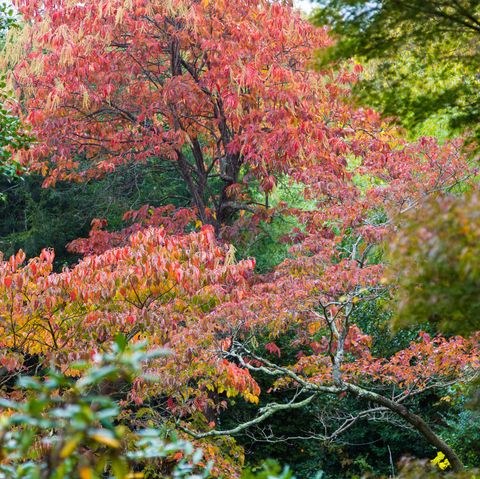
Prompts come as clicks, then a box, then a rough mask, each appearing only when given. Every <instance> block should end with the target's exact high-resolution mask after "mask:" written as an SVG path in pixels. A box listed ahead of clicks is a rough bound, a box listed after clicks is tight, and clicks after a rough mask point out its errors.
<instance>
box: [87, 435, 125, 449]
mask: <svg viewBox="0 0 480 479" xmlns="http://www.w3.org/2000/svg"><path fill="white" fill-rule="evenodd" d="M90 437H91V438H92V439H93V440H95V441H97V442H99V443H100V444H104V445H105V446H108V447H111V448H113V449H118V448H119V447H120V441H119V440H118V439H115V438H114V437H113V436H112V435H111V434H110V433H108V432H107V431H97V432H95V433H94V434H90Z"/></svg>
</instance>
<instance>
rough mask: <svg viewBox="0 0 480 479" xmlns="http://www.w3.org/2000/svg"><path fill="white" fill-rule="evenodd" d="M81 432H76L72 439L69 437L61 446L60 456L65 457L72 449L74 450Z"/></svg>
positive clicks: (79, 439) (80, 438)
mask: <svg viewBox="0 0 480 479" xmlns="http://www.w3.org/2000/svg"><path fill="white" fill-rule="evenodd" d="M82 437H83V436H82V434H77V435H76V436H74V437H73V438H72V439H70V440H69V441H68V442H67V443H66V444H65V445H64V446H63V447H62V450H61V451H60V457H61V458H65V457H68V456H70V454H72V452H73V451H75V448H76V447H77V446H78V444H79V443H80V441H81V440H82Z"/></svg>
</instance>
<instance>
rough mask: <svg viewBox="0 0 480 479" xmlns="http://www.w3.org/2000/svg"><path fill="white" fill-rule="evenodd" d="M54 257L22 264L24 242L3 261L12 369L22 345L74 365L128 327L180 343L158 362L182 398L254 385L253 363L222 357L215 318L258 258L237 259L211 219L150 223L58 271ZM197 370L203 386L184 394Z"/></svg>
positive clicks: (6, 358) (2, 305)
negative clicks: (200, 223)
mask: <svg viewBox="0 0 480 479" xmlns="http://www.w3.org/2000/svg"><path fill="white" fill-rule="evenodd" d="M53 257H54V255H53V252H51V251H47V250H45V251H43V252H42V254H41V255H40V257H38V258H34V259H32V260H30V261H29V262H28V263H26V264H25V263H24V260H25V256H24V254H23V253H21V252H20V253H18V254H17V255H16V256H14V257H12V258H10V259H9V260H8V261H2V263H1V264H0V297H1V302H0V314H1V316H2V318H4V321H2V324H1V325H0V338H1V340H0V341H1V342H0V347H1V351H2V357H3V359H2V362H4V363H5V365H6V366H8V367H9V368H10V369H15V368H16V369H18V368H21V367H22V356H19V355H18V354H17V353H18V352H22V353H23V355H24V356H23V357H25V355H40V356H41V357H43V358H45V359H47V360H48V359H53V360H54V361H55V363H56V364H58V366H59V367H62V368H68V365H69V364H70V363H71V362H72V361H75V360H78V359H88V358H89V357H91V355H93V354H95V352H96V351H98V350H99V349H101V348H102V345H103V344H105V343H107V344H108V343H109V342H110V341H111V340H112V338H113V337H115V335H116V334H118V333H123V334H125V335H126V336H127V337H133V338H135V339H141V338H148V340H149V342H150V344H151V345H152V346H157V345H161V346H163V347H166V348H170V349H172V350H174V351H175V355H174V357H173V356H172V357H167V358H166V359H165V360H162V362H161V363H159V364H156V365H155V366H152V367H155V370H156V373H157V374H158V376H159V378H161V383H160V387H161V390H162V391H163V392H167V393H168V392H170V393H171V394H172V395H175V396H177V395H178V400H179V401H180V400H181V402H182V403H186V404H185V407H187V406H188V405H190V406H191V405H192V404H193V403H192V401H193V400H194V399H196V401H197V405H198V401H199V397H201V396H202V392H203V395H204V396H206V386H210V385H211V384H215V386H216V387H223V388H224V389H228V390H231V394H238V393H239V392H240V393H242V394H245V395H247V397H252V398H253V397H254V396H256V395H257V394H258V392H259V391H258V386H256V384H255V383H254V382H253V381H252V380H251V378H250V377H249V374H248V373H247V374H246V375H245V374H234V373H235V371H232V370H231V368H232V367H233V365H230V364H226V363H225V362H223V361H221V360H219V359H216V358H217V356H216V354H215V351H217V350H221V335H218V331H219V325H218V323H215V322H214V321H212V320H211V314H212V310H214V308H215V306H216V305H217V304H218V303H220V302H228V301H237V300H238V298H239V297H240V296H241V294H242V291H243V289H244V285H246V281H247V278H248V277H249V275H251V272H252V270H253V267H254V262H253V261H251V260H246V261H242V262H240V263H236V264H234V263H233V262H232V261H231V254H230V252H229V250H228V248H226V247H221V246H219V245H217V244H216V241H215V238H214V233H213V230H212V228H211V227H204V228H202V231H200V232H199V233H192V234H190V235H186V236H169V235H167V234H166V233H165V231H164V230H162V229H148V230H144V231H141V232H138V233H136V234H133V235H132V236H131V237H130V239H129V244H128V245H127V246H123V247H119V248H113V249H109V250H108V251H106V252H105V253H103V254H101V255H96V256H88V257H86V258H85V259H83V260H82V261H80V262H79V263H78V264H77V265H76V266H75V267H73V268H72V269H65V270H64V271H63V272H61V273H52V262H53ZM15 360H17V362H15ZM193 378H195V379H196V380H197V386H196V387H195V388H191V391H190V392H189V393H188V394H186V391H185V390H183V389H182V388H184V387H185V386H186V384H188V382H189V381H191V380H192V379H193ZM242 378H243V379H242ZM202 384H203V386H202ZM137 386H138V387H139V388H140V389H141V387H140V386H141V385H137ZM135 392H136V390H135V388H134V391H133V392H132V395H133V399H136V400H140V394H135ZM137 392H139V391H137ZM182 393H183V394H182ZM249 395H251V396H249ZM182 398H183V399H182Z"/></svg>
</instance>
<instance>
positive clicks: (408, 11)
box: [315, 0, 480, 140]
mask: <svg viewBox="0 0 480 479" xmlns="http://www.w3.org/2000/svg"><path fill="white" fill-rule="evenodd" d="M318 3H319V5H320V6H321V8H319V9H318V11H317V12H316V15H315V21H316V22H317V23H319V24H322V25H323V24H329V25H332V29H333V31H334V32H335V33H336V35H337V38H338V42H337V43H336V45H335V46H334V47H333V48H332V49H331V50H330V52H329V53H328V54H327V55H325V56H324V58H323V61H326V62H328V61H329V60H338V59H345V58H351V57H352V56H356V57H357V58H358V59H359V60H363V61H367V60H368V61H369V62H368V67H367V68H366V70H367V74H366V75H365V77H364V78H363V81H362V82H361V83H360V84H359V85H358V87H357V88H356V94H357V96H358V97H359V98H360V99H361V101H363V102H366V104H368V105H370V106H375V107H378V108H380V109H381V110H382V111H384V112H385V114H386V115H388V116H395V117H397V118H399V119H400V121H401V122H402V123H403V124H404V125H405V126H407V127H408V128H410V129H411V130H413V131H418V130H419V129H420V130H421V128H422V125H423V124H424V122H425V120H426V119H428V118H429V117H433V118H437V119H438V118H440V119H443V123H447V125H448V128H447V129H448V133H449V134H450V135H452V133H453V132H458V131H461V132H465V133H467V134H468V136H469V137H470V138H472V139H474V140H478V128H477V123H478V121H477V120H478V115H479V101H478V94H477V92H478V77H477V69H478V62H479V58H478V52H477V45H478V38H479V37H478V35H479V33H480V10H479V7H478V2H477V1H475V0H461V1H454V0H451V1H450V0H447V1H444V2H437V1H433V0H432V1H430V0H425V1H422V0H415V1H403V0H400V1H393V0H392V1H389V0H387V1H381V2H380V1H379V2H369V1H364V0H321V1H319V2H318ZM445 120H446V121H445Z"/></svg>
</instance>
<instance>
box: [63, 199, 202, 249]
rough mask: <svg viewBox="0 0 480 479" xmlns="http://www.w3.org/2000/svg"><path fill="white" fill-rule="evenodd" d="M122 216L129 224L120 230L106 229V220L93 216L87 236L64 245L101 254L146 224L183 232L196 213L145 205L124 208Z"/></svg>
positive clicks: (143, 227)
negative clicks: (124, 211)
mask: <svg viewBox="0 0 480 479" xmlns="http://www.w3.org/2000/svg"><path fill="white" fill-rule="evenodd" d="M123 220H124V221H125V222H130V223H131V224H130V225H129V226H127V227H125V228H123V229H122V230H120V231H113V232H111V231H107V230H106V229H105V228H106V227H107V226H108V225H107V221H106V220H102V219H98V218H97V219H94V220H93V221H92V229H91V230H90V233H89V235H88V238H79V239H76V240H74V241H71V242H70V243H69V244H68V245H67V249H68V250H69V251H71V252H72V253H78V254H81V255H89V254H101V253H104V252H105V251H107V250H109V249H112V248H117V247H119V246H124V245H125V244H127V243H128V239H129V238H130V236H131V235H132V234H134V233H136V232H137V231H141V230H143V229H146V228H149V227H155V228H159V227H162V228H163V229H164V230H165V232H166V233H167V234H172V235H175V234H182V233H184V232H185V230H186V229H187V227H188V226H189V225H190V224H191V223H193V222H195V220H196V214H195V211H194V210H193V209H191V208H182V209H176V208H175V207H174V206H173V205H167V206H160V207H152V206H150V205H144V206H142V207H141V208H140V209H139V210H136V211H127V212H126V213H125V214H124V215H123Z"/></svg>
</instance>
